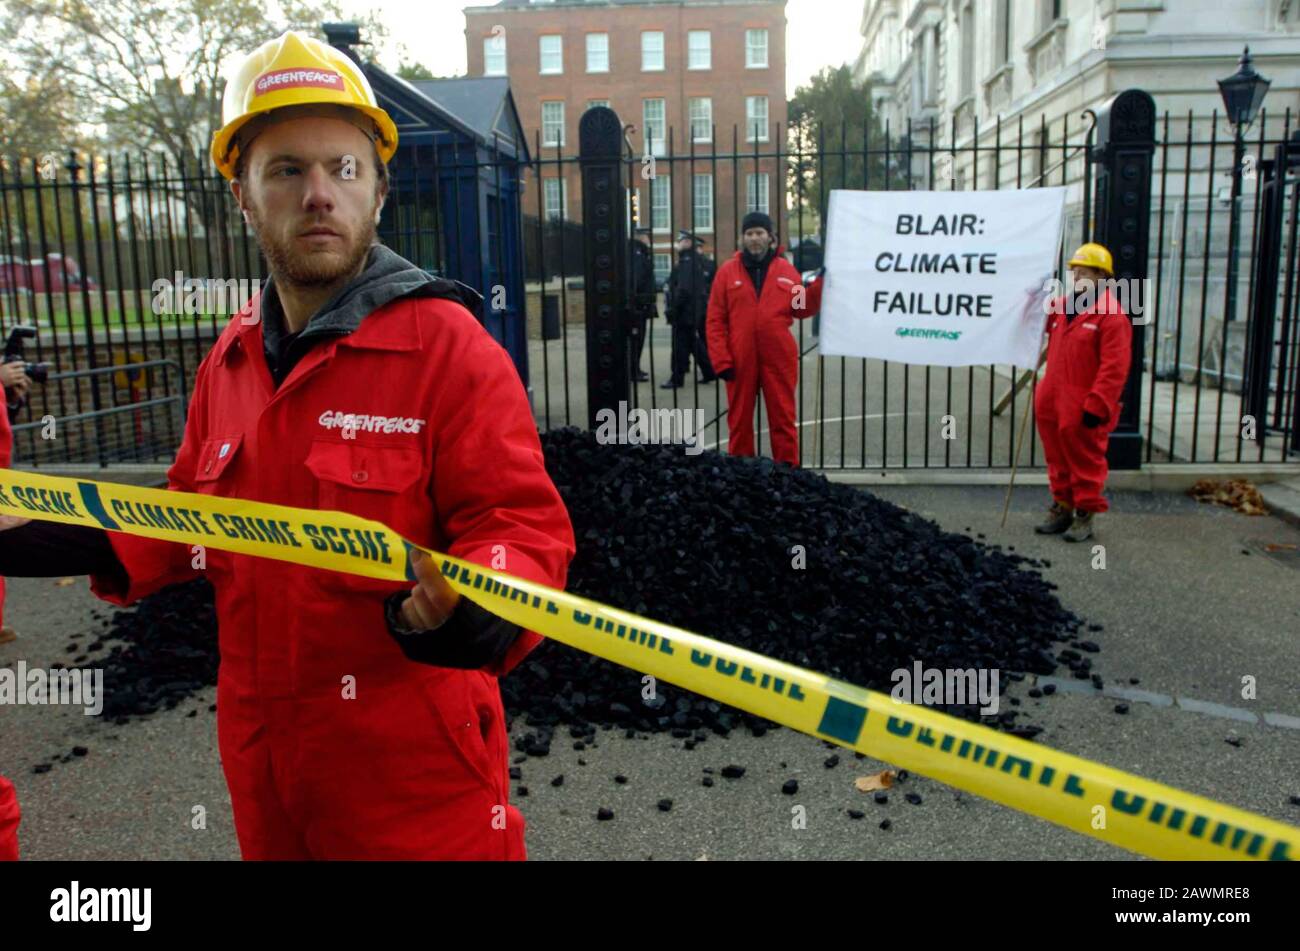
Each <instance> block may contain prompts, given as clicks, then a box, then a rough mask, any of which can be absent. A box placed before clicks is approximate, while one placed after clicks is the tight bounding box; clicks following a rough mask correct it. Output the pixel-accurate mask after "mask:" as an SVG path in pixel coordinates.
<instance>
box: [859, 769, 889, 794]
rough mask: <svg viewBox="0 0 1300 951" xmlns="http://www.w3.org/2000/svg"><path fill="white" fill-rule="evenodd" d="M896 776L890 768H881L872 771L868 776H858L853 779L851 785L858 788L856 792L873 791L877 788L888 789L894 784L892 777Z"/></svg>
mask: <svg viewBox="0 0 1300 951" xmlns="http://www.w3.org/2000/svg"><path fill="white" fill-rule="evenodd" d="M897 776H898V774H897V773H895V772H894V771H893V770H892V769H882V770H881V771H880V772H878V773H872V774H871V775H870V776H859V777H858V778H857V779H855V780H853V785H854V786H856V787H857V788H858V792H873V791H874V790H877V789H888V788H889V787H890V786H892V785H894V779H895V778H896V777H897Z"/></svg>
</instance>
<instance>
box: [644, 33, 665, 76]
mask: <svg viewBox="0 0 1300 951" xmlns="http://www.w3.org/2000/svg"><path fill="white" fill-rule="evenodd" d="M663 68H664V35H663V33H662V32H659V31H646V32H644V33H642V34H641V69H642V70H643V71H650V70H661V69H663Z"/></svg>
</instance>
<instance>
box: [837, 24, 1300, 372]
mask: <svg viewBox="0 0 1300 951" xmlns="http://www.w3.org/2000/svg"><path fill="white" fill-rule="evenodd" d="M860 31H861V33H862V37H863V47H862V52H861V54H860V56H859V57H858V60H857V62H856V64H855V67H854V69H855V78H856V79H857V80H858V81H860V82H865V83H867V84H869V86H870V90H871V92H870V95H871V102H872V106H873V107H874V109H875V110H876V113H877V115H878V116H880V118H881V119H882V120H887V121H888V123H889V127H890V131H891V133H892V134H893V135H894V136H895V137H897V136H899V135H905V134H907V133H908V132H909V131H910V133H911V136H912V140H913V141H914V142H915V143H916V144H917V145H918V146H920V147H924V146H925V145H926V144H927V143H929V142H930V141H931V130H933V143H934V146H935V147H936V148H940V149H946V148H949V147H955V148H956V149H957V152H956V153H955V156H954V157H952V158H949V159H947V160H944V156H943V155H942V154H939V153H936V154H937V157H938V158H939V159H940V161H938V162H933V161H932V159H933V158H934V157H935V156H934V154H930V153H927V154H926V156H925V158H924V159H923V160H922V162H923V164H918V162H917V159H916V158H915V157H914V158H913V173H914V177H916V178H917V179H918V180H919V181H921V182H925V181H927V179H928V178H929V177H930V176H931V174H932V175H933V178H932V179H931V181H930V184H931V187H933V188H936V189H944V188H956V189H967V188H984V189H987V188H995V187H999V188H1008V187H1016V185H1017V184H1021V185H1024V186H1029V185H1033V184H1037V183H1039V182H1040V181H1041V182H1043V183H1045V184H1051V185H1061V184H1064V185H1067V186H1068V187H1069V189H1070V192H1069V198H1068V200H1067V207H1068V209H1069V210H1068V212H1067V225H1066V238H1065V240H1066V244H1067V245H1072V244H1074V243H1077V241H1078V240H1079V239H1080V238H1081V237H1082V236H1083V232H1084V226H1085V222H1084V220H1083V198H1084V188H1083V179H1084V177H1085V175H1084V173H1085V170H1086V164H1085V159H1084V154H1083V150H1082V149H1080V148H1078V147H1077V146H1078V145H1079V144H1081V143H1082V142H1084V141H1085V137H1086V133H1087V130H1088V128H1089V126H1090V124H1091V120H1090V118H1088V117H1087V116H1086V110H1095V109H1096V108H1097V107H1099V106H1100V105H1102V103H1104V102H1105V101H1106V100H1108V99H1110V98H1111V97H1112V96H1114V95H1115V94H1116V93H1118V92H1122V91H1123V90H1125V89H1143V90H1146V91H1147V92H1148V93H1150V94H1151V96H1152V97H1153V98H1154V99H1155V103H1156V110H1157V115H1158V125H1157V140H1158V145H1157V152H1156V157H1155V169H1154V180H1153V199H1152V205H1153V220H1152V224H1151V244H1150V254H1151V273H1152V275H1153V276H1155V275H1156V274H1157V269H1159V273H1160V277H1161V285H1160V293H1159V294H1158V295H1156V297H1157V304H1156V311H1157V314H1158V320H1159V327H1158V328H1157V331H1158V332H1157V333H1155V334H1149V335H1148V347H1149V351H1148V353H1149V357H1150V359H1151V360H1152V362H1153V364H1154V365H1155V367H1156V369H1157V371H1158V372H1159V373H1163V374H1168V373H1171V372H1173V371H1174V368H1175V367H1177V368H1178V372H1179V373H1180V374H1181V375H1182V376H1183V377H1184V378H1186V377H1188V376H1189V375H1193V376H1194V375H1195V371H1196V370H1197V369H1198V368H1200V369H1208V370H1209V371H1210V372H1211V373H1213V374H1217V373H1218V372H1220V369H1221V368H1224V367H1226V375H1227V377H1228V378H1229V380H1230V382H1235V380H1236V379H1238V371H1239V367H1240V358H1241V349H1242V346H1243V342H1244V334H1243V333H1242V331H1243V328H1244V322H1245V321H1244V318H1245V316H1246V313H1245V308H1246V302H1247V300H1248V297H1249V281H1250V271H1251V268H1250V264H1251V262H1250V254H1251V248H1252V241H1253V237H1254V235H1253V231H1252V227H1251V226H1252V221H1253V219H1254V212H1255V208H1256V204H1255V180H1254V176H1253V174H1252V172H1253V169H1252V168H1250V167H1249V166H1250V165H1251V164H1253V163H1254V162H1255V161H1257V160H1258V158H1260V157H1270V156H1271V155H1272V150H1273V146H1274V145H1275V144H1276V143H1277V142H1278V141H1281V140H1282V139H1283V138H1285V137H1286V134H1287V132H1288V131H1295V130H1296V129H1297V128H1298V127H1300V0H864V4H863V13H862V21H861V25H860ZM1245 46H1249V47H1250V52H1251V56H1252V58H1253V60H1254V66H1255V68H1256V69H1257V70H1258V71H1259V72H1260V73H1261V74H1263V75H1264V76H1266V77H1267V78H1268V79H1270V80H1271V81H1272V86H1271V88H1270V89H1269V92H1268V95H1267V97H1266V99H1265V101H1264V114H1263V117H1262V118H1261V119H1258V120H1256V122H1255V124H1254V126H1253V127H1252V128H1251V129H1250V130H1249V132H1248V135H1247V138H1248V142H1249V147H1248V152H1247V155H1248V158H1247V161H1246V163H1245V165H1246V166H1247V167H1246V180H1245V181H1244V182H1243V194H1242V199H1241V203H1240V215H1241V221H1242V227H1241V243H1240V245H1239V248H1240V250H1239V254H1238V260H1239V262H1240V263H1239V268H1238V292H1237V295H1236V296H1237V303H1236V320H1235V321H1234V322H1230V323H1229V324H1228V327H1227V333H1226V337H1227V339H1226V342H1225V339H1224V338H1225V330H1224V324H1225V322H1224V315H1225V313H1227V309H1228V308H1227V297H1228V295H1227V294H1226V293H1225V290H1226V275H1227V273H1228V267H1227V251H1226V249H1227V247H1228V240H1227V234H1228V228H1229V221H1230V214H1229V212H1230V207H1231V202H1230V200H1229V196H1230V189H1231V170H1232V168H1233V165H1234V162H1233V155H1232V151H1233V132H1232V129H1231V127H1230V126H1229V124H1228V123H1227V122H1226V121H1225V119H1224V117H1223V101H1222V99H1221V97H1220V94H1219V88H1218V84H1217V82H1216V80H1219V79H1222V78H1226V77H1228V76H1230V75H1231V74H1233V73H1234V72H1236V70H1237V62H1238V59H1239V58H1240V56H1241V54H1242V49H1243V47H1245ZM1216 110H1217V112H1218V118H1217V121H1216V120H1215V118H1214V113H1215V111H1216ZM1288 110H1289V112H1290V115H1289V116H1288V115H1287V113H1288ZM1166 114H1167V117H1168V118H1167V119H1166ZM1189 114H1190V115H1191V116H1193V117H1194V118H1193V120H1192V122H1191V124H1190V126H1191V127H1190V136H1189V123H1188V116H1189ZM909 123H910V124H909ZM977 130H978V144H979V146H980V147H981V149H988V148H989V147H991V146H993V145H994V144H995V142H996V143H1000V145H1001V146H1002V149H1001V151H999V152H998V153H996V154H997V155H998V160H997V161H996V162H995V161H994V160H993V157H992V156H993V155H994V154H995V153H994V152H992V151H982V152H980V153H978V154H979V164H978V166H976V165H975V164H974V161H973V158H972V156H973V154H974V153H972V152H962V151H961V150H962V149H963V148H966V149H969V148H970V147H971V146H972V145H973V144H975V142H976V132H977ZM1261 134H1262V136H1263V138H1264V140H1265V142H1264V144H1263V146H1262V147H1261V144H1260V141H1259V140H1260V137H1261ZM1189 138H1190V141H1191V143H1192V144H1191V146H1190V147H1188V145H1187V142H1188V140H1189ZM1212 140H1213V142H1214V143H1215V144H1214V146H1213V149H1212V147H1211V144H1210V143H1211V141H1212ZM1017 146H1020V148H1019V150H1017ZM931 168H933V172H932V171H931ZM921 187H924V185H923V186H921ZM1162 223H1163V225H1164V227H1163V228H1162V227H1161V224H1162ZM1203 277H1204V283H1203V282H1202V278H1203ZM1202 287H1204V290H1202Z"/></svg>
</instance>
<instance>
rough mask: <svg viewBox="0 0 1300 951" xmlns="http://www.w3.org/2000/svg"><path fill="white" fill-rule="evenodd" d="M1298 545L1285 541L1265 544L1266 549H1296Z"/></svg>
mask: <svg viewBox="0 0 1300 951" xmlns="http://www.w3.org/2000/svg"><path fill="white" fill-rule="evenodd" d="M1297 547H1298V546H1296V545H1288V544H1286V543H1285V542H1269V543H1268V544H1267V545H1265V546H1264V550H1265V551H1295V550H1296V548H1297Z"/></svg>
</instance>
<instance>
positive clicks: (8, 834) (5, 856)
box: [0, 776, 22, 862]
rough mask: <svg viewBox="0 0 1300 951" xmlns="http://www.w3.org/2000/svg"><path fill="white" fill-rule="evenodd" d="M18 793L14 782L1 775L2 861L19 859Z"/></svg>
mask: <svg viewBox="0 0 1300 951" xmlns="http://www.w3.org/2000/svg"><path fill="white" fill-rule="evenodd" d="M21 818H22V812H21V811H20V810H19V809H18V794H17V793H16V792H14V784H13V783H11V782H9V780H7V779H5V778H4V777H3V776H0V862H17V861H18V821H19V820H20V819H21Z"/></svg>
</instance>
